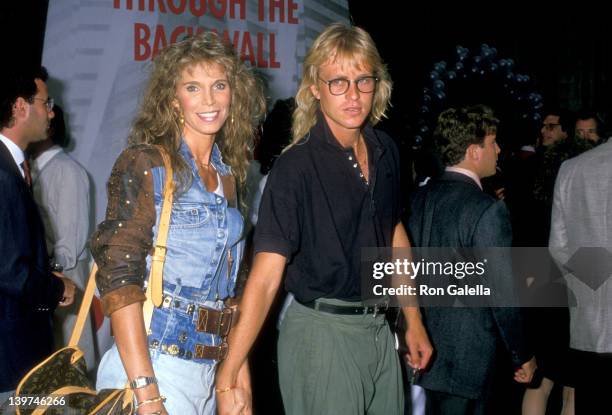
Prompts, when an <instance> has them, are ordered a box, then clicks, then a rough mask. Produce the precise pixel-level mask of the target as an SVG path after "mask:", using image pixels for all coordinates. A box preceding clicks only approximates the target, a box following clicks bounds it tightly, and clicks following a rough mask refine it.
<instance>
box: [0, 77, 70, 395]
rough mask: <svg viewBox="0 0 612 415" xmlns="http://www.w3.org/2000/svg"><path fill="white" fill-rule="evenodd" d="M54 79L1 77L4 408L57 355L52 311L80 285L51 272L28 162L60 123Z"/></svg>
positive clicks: (0, 361)
mask: <svg viewBox="0 0 612 415" xmlns="http://www.w3.org/2000/svg"><path fill="white" fill-rule="evenodd" d="M9 66H10V65H9ZM47 77H48V74H47V71H46V70H45V69H44V68H41V67H39V68H31V67H30V68H20V67H6V68H3V70H2V73H1V74H0V189H2V197H0V255H1V256H2V261H0V405H1V404H2V402H4V401H5V400H7V399H8V398H9V397H10V396H11V395H12V394H13V393H14V391H15V389H16V387H17V384H18V382H19V380H20V379H21V378H22V377H23V376H24V375H25V374H26V373H27V372H28V371H29V370H30V369H32V367H34V366H35V365H36V364H38V363H40V362H41V361H42V360H43V359H45V358H47V357H48V356H49V355H50V354H51V352H52V351H53V328H52V326H53V324H52V317H53V311H54V310H55V308H56V307H57V306H58V305H59V306H60V307H67V306H69V305H71V304H72V303H73V301H74V295H75V285H74V283H73V282H72V281H71V280H70V279H69V278H67V277H66V276H65V275H63V274H61V273H59V272H52V271H51V268H50V265H49V255H48V253H47V247H46V244H45V231H44V226H43V223H42V220H41V218H40V214H39V212H38V208H37V206H36V202H35V201H34V198H33V197H32V192H31V183H32V178H31V174H30V168H29V163H28V161H27V160H26V158H25V154H24V152H25V150H26V148H27V147H28V145H29V144H31V143H34V142H37V141H42V140H45V139H46V138H47V134H48V129H49V122H50V121H51V119H52V118H53V116H54V114H53V98H51V97H50V96H49V92H48V90H47V84H46V81H47Z"/></svg>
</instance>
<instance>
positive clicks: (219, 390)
mask: <svg viewBox="0 0 612 415" xmlns="http://www.w3.org/2000/svg"><path fill="white" fill-rule="evenodd" d="M235 388H236V387H235V386H228V387H227V388H224V389H218V388H215V392H217V393H225V392H229V391H231V390H232V389H235Z"/></svg>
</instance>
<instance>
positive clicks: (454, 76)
mask: <svg viewBox="0 0 612 415" xmlns="http://www.w3.org/2000/svg"><path fill="white" fill-rule="evenodd" d="M446 77H447V78H448V79H455V78H456V77H457V74H456V73H455V71H448V72H447V73H446Z"/></svg>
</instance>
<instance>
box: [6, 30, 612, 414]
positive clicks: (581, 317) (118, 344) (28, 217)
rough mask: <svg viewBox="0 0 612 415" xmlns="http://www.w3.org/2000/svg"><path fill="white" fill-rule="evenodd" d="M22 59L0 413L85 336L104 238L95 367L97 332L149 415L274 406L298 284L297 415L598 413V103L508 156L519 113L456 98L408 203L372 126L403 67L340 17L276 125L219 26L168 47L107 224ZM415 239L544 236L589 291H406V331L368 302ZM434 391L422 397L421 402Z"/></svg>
mask: <svg viewBox="0 0 612 415" xmlns="http://www.w3.org/2000/svg"><path fill="white" fill-rule="evenodd" d="M17 69H18V70H16V69H15V68H13V70H12V71H11V72H9V73H7V74H5V75H4V74H3V76H2V86H1V88H0V140H1V141H2V144H0V182H1V183H2V189H3V193H4V197H3V198H0V204H2V210H1V212H2V213H1V214H0V229H1V231H2V232H1V233H0V234H1V236H0V253H2V254H3V257H4V260H3V261H2V265H1V266H0V310H1V312H0V329H1V330H0V334H1V336H0V337H1V338H0V405H1V404H2V402H3V401H7V400H9V398H10V397H11V396H13V394H14V393H15V389H16V386H17V384H18V382H19V380H20V379H21V378H22V377H23V376H24V374H25V373H26V372H28V371H29V370H30V369H31V368H32V367H33V366H35V365H36V364H37V363H39V362H40V361H42V360H43V359H44V358H45V357H46V356H48V355H49V354H50V353H51V352H52V351H53V350H54V349H57V348H58V347H61V345H62V344H63V342H65V339H66V336H67V335H68V334H69V333H70V330H71V327H72V325H74V306H75V305H78V303H79V301H80V300H79V299H80V296H79V293H80V292H81V290H82V288H83V286H84V284H85V283H86V281H85V275H86V271H87V268H88V252H87V248H86V242H87V241H89V250H90V251H91V254H92V257H93V259H94V260H95V262H96V263H97V265H98V267H99V270H98V273H97V275H96V282H97V286H98V289H99V292H100V295H101V300H102V308H103V311H104V314H105V315H106V316H108V317H109V318H110V320H111V326H112V331H113V336H114V342H113V344H112V347H111V348H110V350H108V351H105V353H104V355H103V356H102V358H101V360H100V361H98V359H97V356H96V350H95V347H94V342H93V340H92V335H93V333H92V330H91V328H89V330H86V333H87V332H88V335H86V336H85V340H84V343H82V346H83V348H84V350H85V351H86V356H87V360H88V365H89V367H90V369H93V368H97V373H95V374H94V373H92V376H93V377H95V379H96V387H97V388H98V389H104V388H122V387H123V386H124V385H126V383H127V384H129V386H130V387H131V388H132V389H133V390H134V393H135V404H136V412H137V413H138V414H168V413H169V414H181V415H188V414H214V413H218V414H221V415H229V414H251V413H253V412H254V411H255V412H256V410H257V408H256V407H254V405H253V401H254V399H255V401H256V400H257V399H262V398H261V397H258V396H253V392H254V391H256V393H262V392H261V391H262V390H263V391H265V388H261V387H256V386H257V385H255V383H257V382H258V377H257V374H258V373H259V371H257V370H255V371H254V372H253V373H254V374H255V375H254V376H253V377H252V375H251V368H250V366H257V362H254V361H251V362H249V360H250V359H249V356H250V354H251V351H252V350H251V349H252V348H253V345H254V343H255V342H256V340H257V338H258V336H259V335H261V332H262V327H264V325H265V322H266V319H267V318H269V314H271V313H270V310H277V308H276V307H274V306H273V305H274V302H275V299H276V298H277V297H278V293H279V291H281V292H287V293H288V294H289V295H288V296H287V297H286V298H284V304H283V306H282V307H280V309H281V310H282V311H281V312H280V318H279V317H278V316H277V314H278V313H277V311H274V312H272V314H274V316H273V317H272V319H273V320H274V322H275V323H276V321H278V327H279V331H278V344H277V348H278V357H277V359H275V360H276V361H277V362H278V384H279V387H280V394H281V397H282V406H283V407H284V411H285V413H287V414H397V415H402V414H404V413H408V412H410V413H414V414H419V413H424V414H428V415H435V414H441V415H447V414H448V415H455V414H466V415H467V414H474V415H478V414H490V413H496V414H497V413H502V411H504V410H507V413H522V414H523V415H536V414H541V415H545V414H546V413H547V412H546V410H547V405H548V402H549V401H553V400H555V399H557V401H558V402H557V405H558V406H559V409H558V413H561V411H563V414H564V415H569V414H573V413H578V414H596V413H604V412H602V410H603V411H605V409H604V408H606V399H607V397H606V393H605V392H606V385H608V386H609V384H610V383H609V381H607V380H606V373H609V370H610V369H611V368H612V367H611V366H612V358H611V357H610V356H611V353H612V311H611V308H610V306H609V304H608V303H609V302H610V298H612V291H611V290H612V286H610V282H609V281H606V280H603V281H600V283H599V285H597V286H596V287H593V286H592V285H589V287H590V288H589V287H585V284H584V279H580V278H577V277H574V276H573V275H572V272H575V269H573V268H571V269H570V268H567V267H566V268H564V266H565V264H567V263H568V261H569V260H570V259H571V258H572V256H573V255H574V254H575V253H576V251H577V250H579V248H581V247H607V246H609V242H610V237H609V236H608V228H609V227H610V226H612V225H611V223H610V221H609V220H608V219H609V218H610V212H608V210H607V206H608V205H609V203H608V202H610V201H612V192H610V190H609V189H610V183H609V181H610V177H612V175H611V174H610V173H611V172H610V171H609V170H610V168H611V167H609V166H610V164H609V163H608V160H609V156H610V154H609V153H610V152H612V150H611V148H612V147H611V146H612V144H610V143H607V142H606V137H605V134H604V133H603V131H605V129H604V126H603V123H602V121H601V119H600V118H599V116H598V115H597V113H596V112H592V113H591V112H587V111H583V112H580V113H578V114H576V115H575V116H573V115H571V114H569V113H567V112H566V111H563V110H559V109H548V110H547V112H546V114H544V118H543V124H542V127H541V131H540V134H538V135H537V137H534V139H533V140H527V143H526V145H525V146H523V147H521V148H517V149H514V151H511V152H507V157H504V160H503V162H498V158H499V155H500V152H501V151H502V149H500V147H499V145H498V143H497V141H496V140H497V132H498V128H499V126H500V125H503V121H504V120H503V119H502V120H500V119H498V118H497V117H496V115H495V113H494V111H493V110H492V109H491V108H488V107H486V106H484V105H475V106H466V107H460V108H459V107H458V108H449V109H447V110H445V111H444V112H442V113H441V114H440V116H439V118H438V121H437V126H436V129H435V132H434V133H433V138H432V142H433V145H434V147H435V154H434V155H432V157H431V158H428V160H432V163H430V164H432V165H431V166H427V168H426V169H425V170H424V171H425V172H426V173H425V174H422V173H423V172H419V171H417V172H415V177H418V180H417V182H419V183H420V186H419V187H418V188H416V189H414V191H412V192H409V191H408V186H407V185H406V184H405V181H400V154H399V152H398V149H397V147H396V145H395V142H394V140H393V138H391V137H390V136H389V135H387V134H386V133H384V132H383V131H382V130H380V129H377V128H375V127H376V125H377V124H378V123H379V122H380V121H381V120H382V119H384V118H385V117H386V114H387V111H388V108H389V105H390V97H391V91H392V80H391V78H390V75H389V73H388V72H387V69H386V66H385V64H384V62H383V60H382V58H381V56H380V55H379V52H378V50H377V48H376V45H375V44H374V42H373V40H372V38H371V37H370V36H369V34H368V33H367V32H365V31H364V30H362V29H360V28H358V27H353V26H347V25H343V24H333V25H331V26H329V27H327V28H326V29H325V30H324V31H323V32H322V33H321V34H320V35H319V36H318V37H317V39H316V40H315V42H314V43H313V45H312V46H311V48H310V50H309V52H308V53H307V54H306V56H305V58H304V62H303V76H302V79H301V83H300V85H299V88H298V91H297V94H296V96H295V98H294V99H289V100H285V101H279V102H277V104H276V105H275V108H274V110H273V111H272V113H271V115H269V116H268V118H267V119H266V120H265V122H264V114H265V105H266V101H265V93H264V89H263V86H262V83H261V82H260V81H259V80H258V78H257V77H256V76H255V74H254V72H253V70H252V69H251V68H249V67H247V66H246V65H245V64H244V63H243V62H242V61H241V60H240V58H239V57H238V55H237V54H236V52H235V51H234V50H233V48H232V47H231V45H228V44H226V43H224V41H223V39H222V38H220V37H218V36H217V35H216V34H214V33H212V32H206V33H203V34H201V35H198V36H194V37H189V38H187V39H185V40H182V41H180V42H177V43H174V44H172V45H170V46H168V47H167V48H165V49H164V50H163V51H161V52H160V54H159V55H158V56H157V57H156V58H155V60H154V62H153V66H152V70H151V74H150V77H149V81H148V84H147V86H146V89H145V92H144V96H143V99H142V103H141V106H140V108H139V110H138V113H137V115H136V118H135V120H134V121H133V124H132V128H131V130H130V133H129V137H128V143H129V145H128V147H127V148H126V149H125V150H124V151H123V152H122V153H121V154H120V156H119V157H118V159H117V161H116V162H115V165H114V166H113V168H112V172H111V175H110V178H109V181H108V205H107V210H106V216H105V218H104V220H103V221H102V222H101V223H100V224H98V225H97V227H96V230H95V231H94V232H93V233H92V232H91V231H92V229H90V222H89V213H90V202H89V200H90V199H89V181H88V178H87V173H86V172H85V170H84V169H83V168H82V167H80V166H79V165H78V163H76V162H75V161H74V160H72V159H71V158H70V156H69V155H68V154H67V153H66V152H65V151H64V150H63V147H66V146H67V145H68V143H67V141H66V140H65V137H66V134H65V127H64V125H63V122H62V121H63V120H62V117H61V109H60V108H59V107H57V106H54V102H53V99H52V98H51V97H50V96H49V94H48V90H47V86H46V81H47V74H46V72H45V71H44V70H41V69H38V70H34V71H33V70H27V69H22V68H17ZM262 123H263V126H264V128H263V131H262V130H261V129H258V127H259V126H260V125H261V124H262ZM257 136H258V137H257ZM256 137H257V138H259V140H260V143H259V145H258V150H257V152H256V154H257V156H258V159H259V161H260V163H259V164H258V166H259V167H260V169H259V172H257V173H259V175H258V176H257V177H258V179H257V180H253V179H252V178H250V177H248V176H250V174H253V172H256V170H257V169H254V168H252V167H251V168H249V164H250V163H251V161H250V156H249V155H250V154H253V150H254V149H253V143H254V142H255V138H256ZM164 160H167V161H168V162H169V165H170V166H171V167H172V171H173V173H172V177H171V178H167V177H166V173H167V172H166V168H165V167H164V166H165V164H164ZM28 161H31V163H28ZM30 165H31V166H32V168H31V167H30ZM251 165H254V164H251ZM30 169H32V170H30ZM31 173H32V174H31ZM501 175H503V178H502V179H499V177H500V176H501ZM425 176H426V177H425ZM496 176H497V178H498V179H495V177H496ZM259 177H261V179H259ZM166 179H171V180H169V181H167V180H166ZM168 182H170V183H171V185H168V184H167V183H168ZM249 187H250V189H248V188H249ZM167 192H171V193H172V195H173V198H174V201H173V203H172V206H171V212H170V222H169V231H168V235H167V240H163V239H165V237H162V238H161V241H160V239H158V236H159V233H160V228H161V227H162V226H163V225H162V224H161V223H160V221H161V217H162V209H163V207H164V199H165V196H166V195H167ZM409 193H411V194H409ZM247 221H248V222H247ZM249 222H250V223H249ZM252 228H254V232H252V234H251V235H250V236H247V235H248V234H249V233H251V232H250V231H251V229H252ZM162 233H163V232H162ZM160 246H161V248H162V249H163V251H164V253H165V263H164V265H163V285H162V290H163V293H162V302H161V305H160V306H159V307H156V308H155V309H154V311H153V315H152V320H151V325H150V328H149V330H148V331H147V330H146V328H145V323H144V314H143V308H142V304H143V302H144V301H145V298H146V297H145V287H146V286H147V276H148V275H149V270H150V268H151V266H152V263H153V262H154V261H159V257H158V255H157V254H154V251H156V249H159V248H160ZM411 246H413V247H451V248H462V249H469V248H482V247H512V246H522V247H549V246H550V247H551V250H550V252H551V256H550V263H551V264H559V266H554V265H551V267H550V272H551V273H552V272H554V271H553V270H554V269H557V270H558V271H557V272H561V273H562V274H569V276H567V275H566V279H567V281H568V282H567V285H568V287H569V288H570V289H569V290H568V292H569V291H571V292H572V293H573V294H574V295H575V296H576V297H575V300H576V301H577V303H576V304H573V306H572V307H569V309H568V308H567V307H559V306H558V305H557V307H553V308H545V307H541V308H529V309H523V308H519V307H501V306H497V305H495V304H488V305H487V306H479V307H419V306H418V305H415V304H408V305H402V306H400V307H399V308H398V314H399V320H400V321H401V322H402V324H400V325H399V326H401V328H399V326H398V327H396V325H395V324H394V320H393V319H392V318H390V315H391V313H390V312H389V304H388V302H385V301H381V302H378V303H370V302H368V301H366V297H367V296H366V295H364V293H363V292H362V269H361V268H362V267H363V264H364V263H363V258H362V248H366V247H374V248H385V247H390V248H403V249H409V248H410V247H411ZM245 253H246V254H245ZM453 255H455V252H454V251H453ZM589 258H591V257H589ZM605 259H606V257H605V255H600V256H599V257H597V260H598V261H605ZM448 260H449V261H452V260H453V258H451V257H449V258H448ZM559 269H560V271H559ZM491 275H492V281H491V284H492V285H493V286H494V287H504V289H507V290H509V291H513V290H522V289H525V288H528V287H530V286H532V285H534V284H535V285H534V286H541V285H542V284H541V281H540V280H539V279H546V280H547V281H548V280H551V279H553V277H551V276H550V275H546V276H539V275H536V276H535V277H533V276H532V277H530V278H531V279H527V280H525V281H517V279H516V278H514V276H513V270H512V263H511V262H510V261H506V260H505V259H503V258H502V259H501V260H500V261H498V262H496V264H495V270H494V272H493V273H492V274H491ZM513 284H518V285H522V284H524V286H514V285H513ZM545 289H548V287H547V286H545ZM561 296H565V297H567V296H568V294H567V293H566V292H563V293H562V294H561ZM71 306H72V307H71ZM56 307H59V308H58V310H57V311H56V310H55V309H56ZM60 310H62V311H64V312H63V313H60ZM568 310H569V311H568ZM390 322H392V323H393V324H390ZM53 326H55V327H56V330H55V333H54V331H53ZM264 333H266V334H264V335H267V331H264ZM398 337H400V339H398ZM54 339H55V344H54ZM398 343H401V344H403V345H405V347H406V353H403V352H398V350H397V349H398V347H397V344H398ZM255 356H258V355H257V354H256V355H255ZM252 357H253V355H252V354H251V359H252ZM569 361H571V362H572V364H568V362H569ZM508 385H509V386H508ZM555 385H557V388H559V387H562V388H564V390H563V392H562V393H559V394H558V395H555V394H553V393H552V391H553V387H554V386H555ZM419 388H422V389H420V390H422V391H424V394H423V395H422V397H424V405H422V404H423V402H422V399H421V398H418V397H417V395H415V394H413V393H412V394H411V390H412V391H416V390H419ZM506 388H507V389H506ZM269 389H270V391H272V390H274V387H273V386H270V387H269ZM511 390H515V391H516V390H518V391H519V393H518V394H514V395H513V394H512V393H511ZM264 393H265V392H264ZM270 394H271V395H272V393H271V392H270ZM411 396H412V398H411ZM508 397H510V398H508ZM496 400H498V402H501V401H503V402H507V401H509V400H513V404H514V406H513V405H509V406H508V407H506V408H501V409H500V405H499V404H497V405H496ZM421 405H422V407H421ZM552 405H555V404H554V403H553V404H552ZM521 406H522V408H521ZM5 408H10V407H7V406H6V404H5ZM12 409H15V408H14V407H12ZM549 410H550V408H549ZM549 413H550V412H549Z"/></svg>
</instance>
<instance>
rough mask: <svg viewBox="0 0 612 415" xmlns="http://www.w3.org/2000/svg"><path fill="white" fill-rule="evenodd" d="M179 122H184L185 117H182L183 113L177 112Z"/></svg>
mask: <svg viewBox="0 0 612 415" xmlns="http://www.w3.org/2000/svg"><path fill="white" fill-rule="evenodd" d="M179 124H181V125H183V124H185V117H183V114H179Z"/></svg>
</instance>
